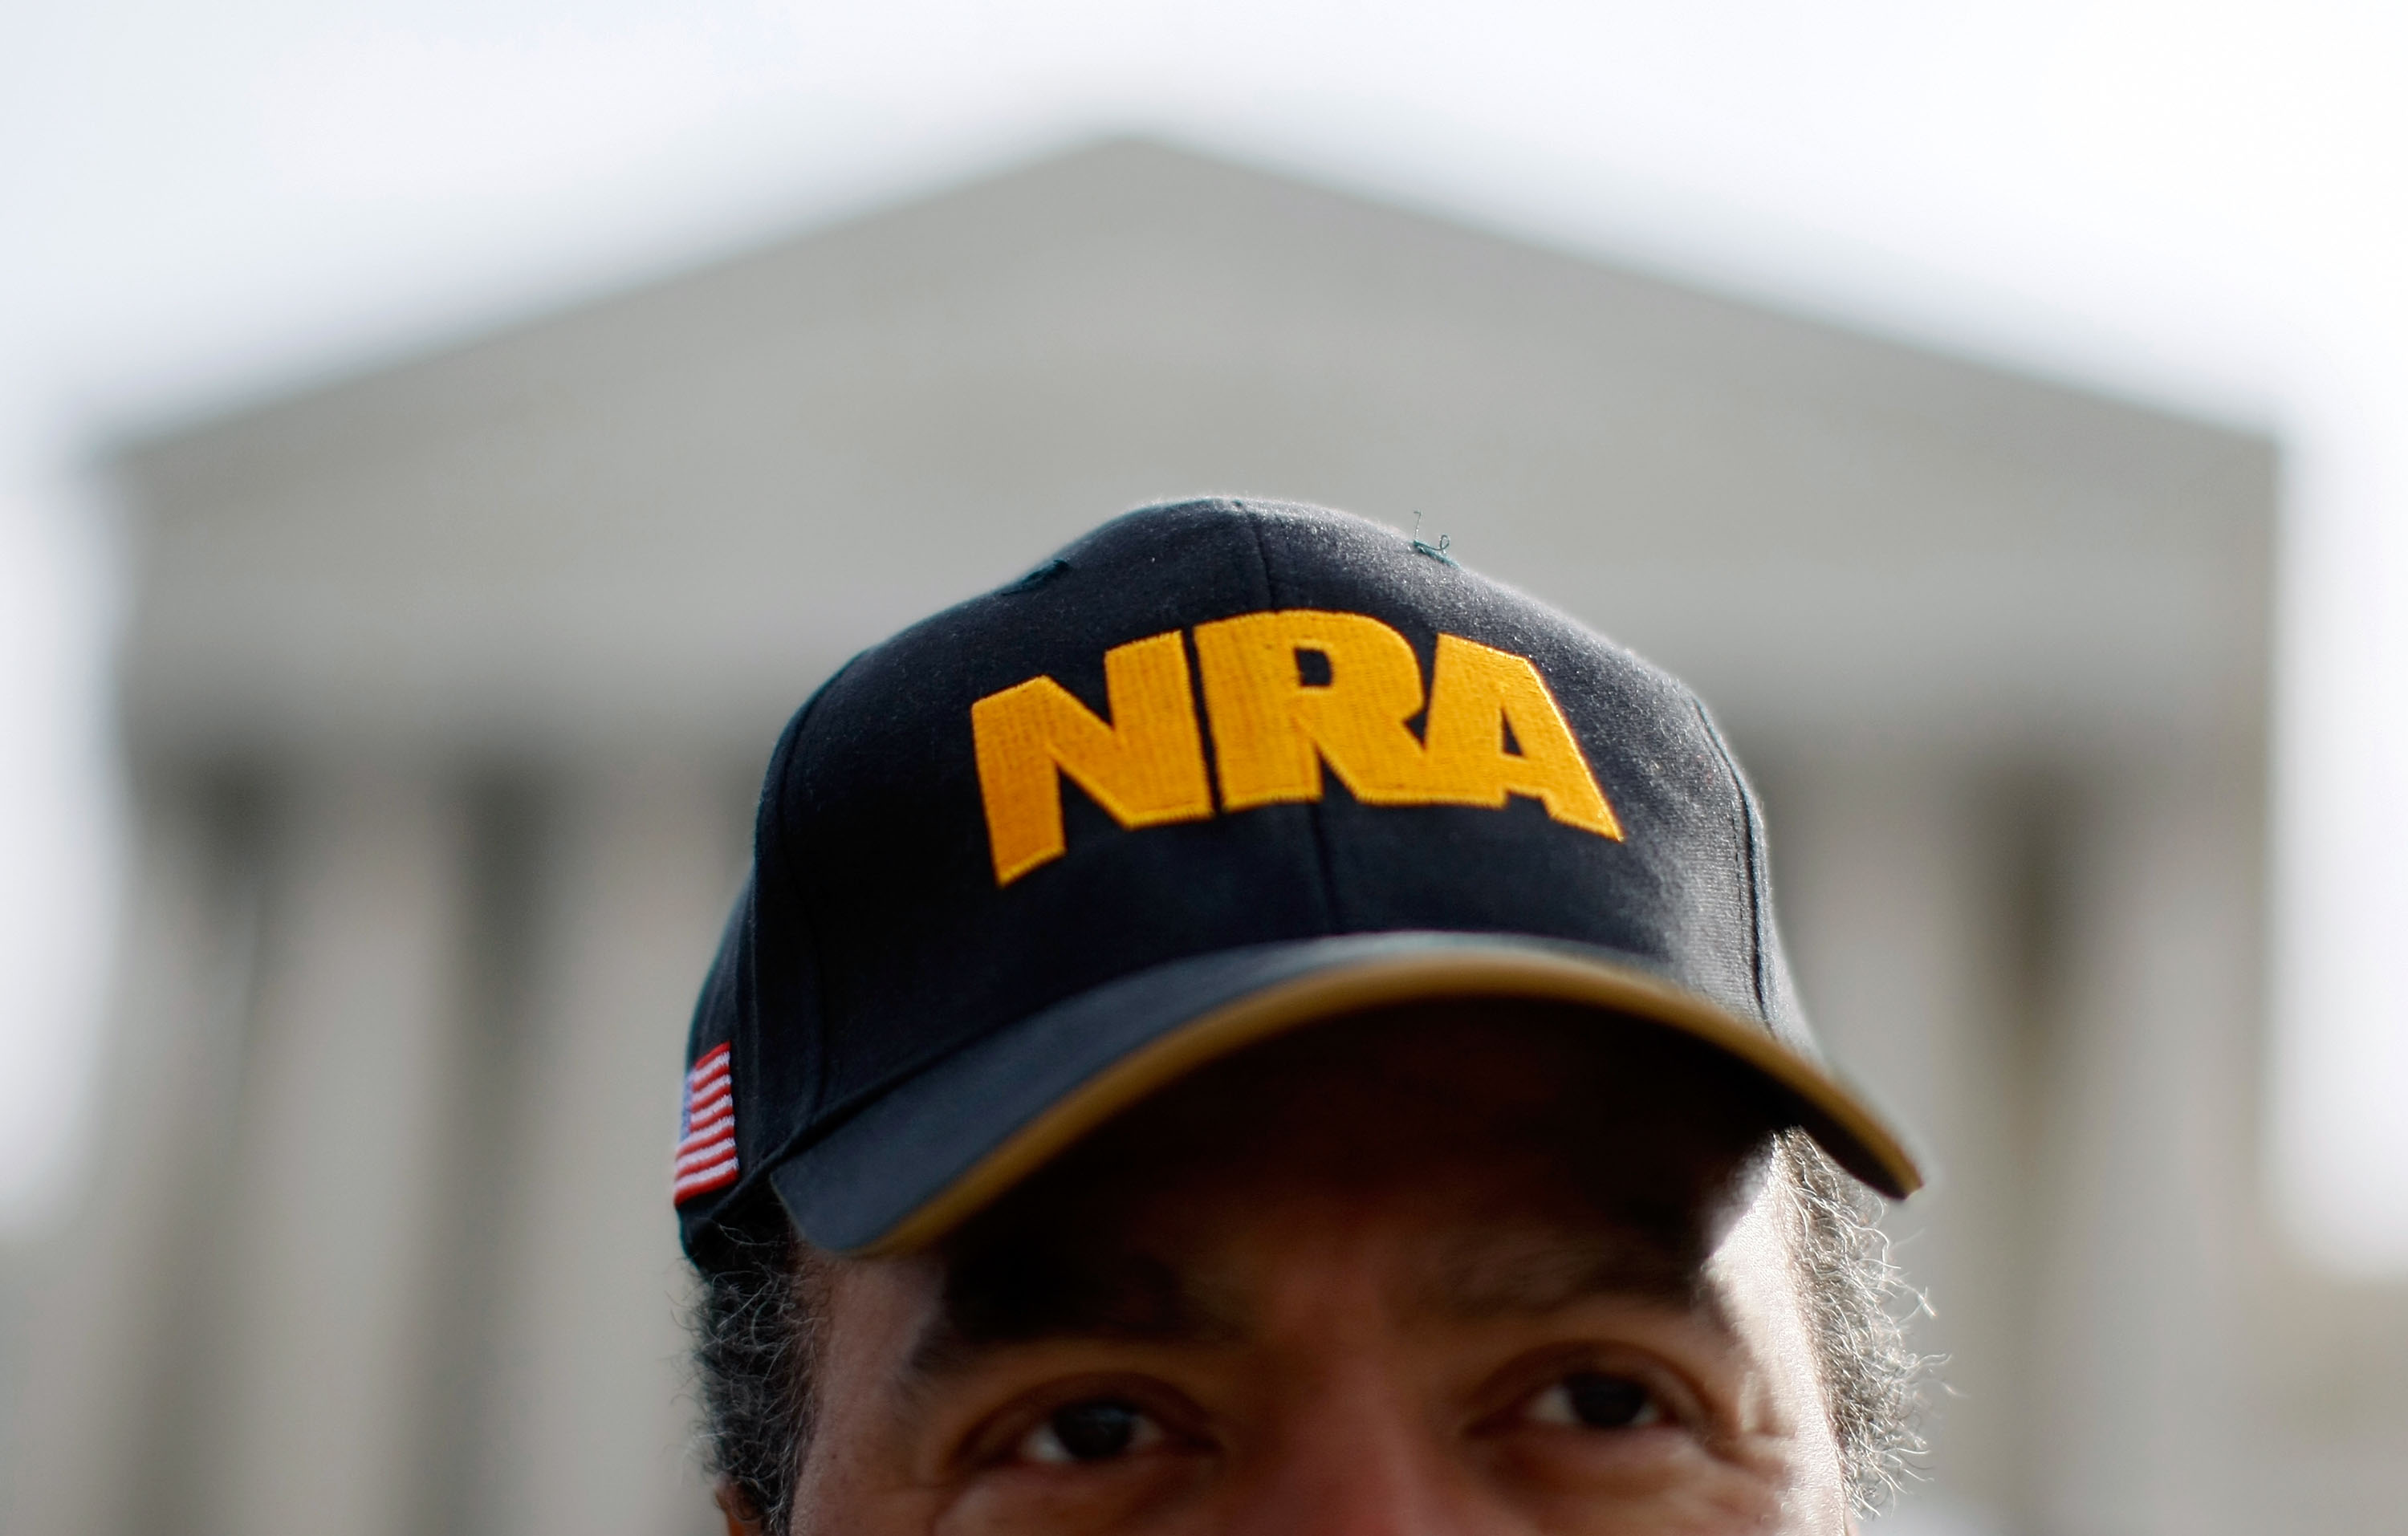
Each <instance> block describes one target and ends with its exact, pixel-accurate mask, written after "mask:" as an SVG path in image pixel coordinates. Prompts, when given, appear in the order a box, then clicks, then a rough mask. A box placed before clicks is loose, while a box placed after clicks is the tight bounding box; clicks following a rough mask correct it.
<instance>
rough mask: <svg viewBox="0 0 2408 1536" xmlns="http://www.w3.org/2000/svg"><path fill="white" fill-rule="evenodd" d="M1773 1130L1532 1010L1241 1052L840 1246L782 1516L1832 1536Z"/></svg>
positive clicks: (1840, 1517)
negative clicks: (879, 1250)
mask: <svg viewBox="0 0 2408 1536" xmlns="http://www.w3.org/2000/svg"><path fill="white" fill-rule="evenodd" d="M1781 1118H1782V1117H1781V1116H1780V1115H1779V1113H1778V1112H1777V1110H1776V1109H1775V1108H1774V1107H1772V1106H1770V1105H1768V1104H1765V1103H1764V1102H1762V1101H1761V1099H1760V1098H1758V1097H1756V1094H1755V1092H1754V1091H1753V1090H1752V1089H1750V1088H1748V1087H1747V1086H1746V1085H1744V1084H1740V1083H1737V1082H1735V1081H1734V1080H1732V1079H1731V1078H1730V1077H1728V1076H1727V1073H1726V1071H1725V1070H1724V1069H1720V1068H1718V1067H1716V1066H1715V1065H1714V1064H1713V1063H1712V1062H1711V1061H1708V1060H1706V1059H1704V1058H1703V1057H1702V1055H1699V1054H1697V1053H1695V1052H1694V1051H1693V1050H1692V1049H1691V1048H1689V1047H1687V1046H1685V1045H1683V1044H1681V1043H1679V1042H1676V1041H1670V1040H1669V1039H1668V1038H1667V1037H1665V1036H1664V1035H1663V1034H1662V1033H1661V1032H1660V1031H1656V1030H1650V1029H1645V1028H1642V1027H1639V1026H1627V1025H1624V1026H1614V1025H1609V1026H1604V1027H1602V1028H1600V1026H1599V1025H1598V1022H1597V1021H1595V1020H1594V1019H1591V1020H1586V1021H1582V1022H1579V1023H1574V1022H1572V1021H1570V1020H1567V1019H1565V1018H1563V1017H1562V1016H1560V1015H1549V1014H1546V1013H1544V1012H1532V1011H1521V1012H1510V1011H1498V1010H1488V1011H1485V1012H1482V1013H1480V1014H1479V1015H1477V1016H1467V1015H1466V1014H1465V1013H1464V1012H1463V1011H1461V1010H1455V1011H1453V1012H1448V1011H1442V1010H1426V1011H1422V1012H1412V1013H1403V1014H1388V1015H1383V1016H1381V1017H1379V1018H1377V1019H1372V1020H1366V1021H1360V1022H1357V1023H1352V1024H1340V1025H1335V1026H1323V1027H1321V1028H1318V1029H1314V1030H1311V1031H1307V1032H1305V1033H1303V1034H1300V1035H1297V1036H1293V1037H1290V1038H1288V1039H1286V1040H1283V1041H1275V1042H1273V1043H1271V1044H1269V1045H1266V1046H1261V1047H1257V1048H1256V1049H1255V1050H1254V1051H1252V1052H1250V1053H1247V1054H1245V1055H1241V1056H1239V1057H1237V1058H1235V1059H1233V1060H1230V1061H1227V1062H1224V1063H1221V1064H1218V1065H1217V1066H1215V1067H1212V1068H1211V1069H1207V1070H1205V1071H1203V1072H1200V1073H1198V1074H1197V1075H1196V1076H1195V1077H1192V1078H1190V1079H1189V1080H1187V1081H1186V1082H1184V1083H1183V1084H1179V1085H1177V1086H1176V1087H1174V1088H1172V1089H1170V1090H1168V1091H1167V1092H1166V1093H1165V1094H1163V1095H1162V1096H1160V1097H1158V1098H1156V1099H1154V1100H1152V1101H1149V1102H1148V1103H1146V1104H1143V1105H1140V1106H1139V1107H1138V1108H1137V1109H1135V1110H1133V1111H1131V1112H1129V1113H1126V1114H1125V1115H1124V1116H1123V1117H1122V1119H1121V1120H1119V1121H1117V1122H1115V1123H1114V1124H1112V1125H1111V1126H1109V1127H1106V1128H1105V1129H1103V1130H1102V1131H1099V1132H1097V1134H1096V1135H1095V1136H1094V1137H1092V1138H1091V1139H1090V1140H1089V1141H1087V1142H1085V1143H1083V1144H1082V1145H1081V1146H1080V1147H1078V1148H1076V1149H1074V1150H1073V1151H1072V1152H1071V1153H1070V1154H1068V1155H1067V1156H1065V1157H1064V1158H1062V1159H1061V1160H1060V1161H1058V1162H1057V1163H1056V1164H1055V1165H1054V1166H1053V1167H1052V1168H1050V1169H1049V1170H1046V1171H1045V1172H1043V1173H1042V1174H1040V1175H1039V1177H1038V1178H1036V1179H1034V1180H1032V1181H1031V1182H1030V1183H1029V1184H1026V1185H1025V1186H1023V1187H1022V1188H1021V1189H1020V1190H1019V1191H1017V1192H1015V1193H1014V1194H1013V1195H1012V1196H1011V1197H1010V1198H1008V1199H1006V1200H1005V1201H1003V1202H1002V1203H1000V1204H999V1205H998V1206H996V1208H994V1209H992V1210H991V1211H989V1212H988V1213H985V1214H984V1215H983V1216H982V1217H980V1218H979V1219H978V1220H977V1221H976V1222H974V1223H973V1224H972V1225H971V1226H970V1227H968V1228H967V1229H965V1230H964V1231H962V1232H961V1233H959V1234H957V1235H956V1236H955V1237H954V1238H953V1240H952V1241H950V1242H948V1243H946V1244H945V1245H944V1246H943V1247H941V1248H940V1249H939V1250H936V1251H934V1252H929V1253H925V1254H920V1255H915V1256H909V1257H902V1258H883V1259H876V1260H842V1261H837V1262H836V1264H835V1267H834V1270H833V1273H832V1275H831V1278H830V1286H829V1294H828V1313H827V1317H828V1323H827V1330H826V1332H825V1334H824V1355H823V1358H822V1360H821V1364H820V1372H821V1373H820V1377H819V1380H820V1382H821V1383H822V1395H821V1408H820V1422H819V1428H818V1430H817V1432H816V1434H815V1435H814V1436H813V1438H812V1441H811V1443H810V1446H809V1448H808V1450H807V1452H806V1453H805V1456H804V1460H803V1466H802V1493H801V1500H800V1502H801V1510H802V1514H800V1516H799V1524H798V1529H801V1530H803V1531H806V1532H810V1533H813V1536H820V1533H827V1536H833V1533H838V1532H842V1533H845V1536H1040V1533H1041V1536H1222V1533H1236V1532H1245V1533H1247V1536H1308V1533H1309V1536H1506V1533H1509V1532H1510V1533H1514V1536H1624V1533H1635V1532H1650V1533H1667V1536H1670V1533H1694V1536H1705V1533H1709V1532H1712V1533H1717V1536H1720V1533H1737V1532H1751V1533H1765V1536H1770V1533H1788V1532H1797V1533H1804V1532H1814V1533H1818V1536H1836V1533H1840V1532H1846V1531H1852V1530H1853V1529H1854V1526H1853V1523H1852V1522H1851V1520H1850V1517H1849V1514H1848V1505H1847V1499H1846V1496H1845V1493H1844V1491H1843V1486H1842V1473H1841V1467H1840V1460H1839V1455H1838V1449H1837V1445H1836V1443H1835V1442H1834V1440H1833V1437H1832V1433H1831V1430H1830V1427H1829V1420H1828V1414H1827V1412H1826V1409H1825V1402H1824V1398H1823V1393H1822V1388H1821V1385H1820V1382H1819V1380H1818V1377H1817V1374H1816V1369H1815V1365H1814V1357H1813V1349H1812V1344H1811V1338H1810V1334H1809V1331H1808V1328H1807V1324H1806V1322H1805V1319H1804V1315H1803V1313H1802V1310H1801V1307H1800V1302H1799V1283H1798V1280H1797V1277H1796V1273H1795V1270H1794V1268H1793V1265H1792V1262H1791V1258H1790V1255H1789V1249H1788V1244H1787V1242H1786V1239H1785V1235H1784V1234H1785V1232H1786V1230H1787V1229H1788V1227H1787V1224H1788V1219H1789V1217H1788V1211H1787V1206H1786V1201H1787V1199H1788V1198H1789V1197H1788V1195H1787V1194H1786V1192H1785V1189H1784V1188H1783V1187H1782V1186H1780V1185H1779V1184H1776V1183H1773V1182H1771V1181H1769V1180H1767V1179H1766V1178H1765V1177H1764V1174H1763V1170H1764V1168H1765V1166H1766V1162H1765V1149H1766V1146H1767V1138H1768V1136H1769V1134H1770V1130H1771V1129H1772V1128H1774V1127H1776V1126H1777V1125H1778V1124H1779V1123H1780V1120H1781ZM722 1504H723V1507H724V1509H726V1510H727V1511H728V1529H729V1531H730V1532H731V1536H748V1533H752V1532H753V1531H754V1530H755V1529H756V1528H755V1527H754V1526H753V1524H752V1523H751V1522H749V1521H748V1520H747V1519H745V1518H744V1517H743V1511H742V1509H741V1507H740V1504H739V1502H738V1500H736V1499H735V1498H733V1497H732V1496H730V1495H729V1494H727V1493H725V1492H723V1497H722Z"/></svg>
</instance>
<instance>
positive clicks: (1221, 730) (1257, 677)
mask: <svg viewBox="0 0 2408 1536" xmlns="http://www.w3.org/2000/svg"><path fill="white" fill-rule="evenodd" d="M1298 652H1319V653H1321V655H1322V656H1323V657H1324V658H1325V659H1326V661H1327V663H1328V667H1329V681H1328V682H1326V683H1322V684H1319V685H1314V684H1310V683H1307V682H1304V680H1303V672H1302V670H1301V668H1300V665H1299V663H1298V662H1297V653H1298ZM1196 661H1197V665H1198V666H1199V667H1201V668H1203V669H1204V708H1205V709H1206V710H1208V711H1211V716H1212V754H1213V758H1214V760H1215V761H1217V762H1218V763H1219V764H1220V766H1221V808H1222V809H1223V810H1225V811H1244V810H1246V809H1248V808H1249V807H1252V806H1258V805H1272V804H1276V803H1277V802H1279V801H1282V800H1317V799H1319V798H1321V765H1322V764H1323V763H1324V762H1326V763H1328V765H1329V766H1330V768H1331V769H1332V770H1333V771H1335V772H1336V773H1337V775H1338V777H1340V779H1343V780H1345V781H1346V787H1347V788H1348V789H1349V790H1351V791H1352V792H1353V793H1354V796H1355V798H1356V799H1358V800H1361V801H1363V802H1365V803H1366V804H1369V805H1426V804H1427V803H1428V802H1429V799H1430V795H1429V792H1428V778H1429V775H1428V772H1427V770H1426V767H1425V765H1424V763H1423V758H1422V744H1421V743H1420V742H1419V741H1416V740H1414V739H1413V733H1412V731H1411V730H1408V729H1407V728H1406V726H1405V722H1406V721H1408V720H1410V719H1412V717H1413V716H1414V715H1417V714H1419V713H1421V709H1422V668H1421V663H1419V662H1418V661H1415V660H1414V659H1413V648H1412V646H1410V645H1407V644H1406V643H1405V638H1404V637H1403V636H1402V635H1399V634H1398V633H1397V632H1396V631H1395V630H1393V629H1391V628H1389V627H1388V626H1387V625H1386V624H1382V623H1381V622H1380V621H1379V620H1377V619H1369V618H1365V617H1364V616H1363V615H1362V614H1360V613H1324V612H1321V611H1319V610H1314V609H1309V608H1303V609H1290V610H1287V611H1285V612H1280V613H1249V614H1246V615H1245V616H1244V617H1242V618H1237V619H1223V620H1222V621H1220V622H1219V623H1218V624H1197V626H1196ZM1500 803H1501V802H1500Z"/></svg>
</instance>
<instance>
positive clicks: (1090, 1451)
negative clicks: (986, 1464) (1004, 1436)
mask: <svg viewBox="0 0 2408 1536" xmlns="http://www.w3.org/2000/svg"><path fill="white" fill-rule="evenodd" d="M1161 1440H1162V1427H1161V1426H1160V1425H1158V1424H1156V1423H1154V1420H1153V1419H1152V1418H1151V1417H1149V1416H1148V1415H1147V1414H1146V1413H1145V1412H1144V1411H1143V1410H1142V1409H1140V1408H1139V1407H1138V1406H1137V1405H1136V1404H1135V1403H1129V1402H1123V1401H1122V1400H1119V1399H1117V1398H1097V1399H1094V1400H1090V1401H1087V1402H1074V1403H1072V1404H1070V1405H1069V1406H1068V1407H1067V1408H1057V1409H1055V1410H1054V1413H1053V1414H1052V1415H1051V1416H1050V1417H1048V1418H1047V1419H1046V1420H1045V1422H1044V1423H1042V1424H1040V1425H1039V1426H1038V1427H1037V1428H1034V1429H1031V1430H1029V1431H1028V1433H1027V1435H1026V1436H1025V1437H1024V1438H1023V1439H1022V1440H1021V1442H1020V1456H1021V1458H1022V1459H1023V1460H1025V1461H1039V1462H1046V1463H1050V1464H1052V1465H1055V1466H1061V1465H1065V1464H1068V1463H1070V1462H1078V1461H1109V1460H1111V1458H1112V1457H1120V1456H1126V1455H1128V1454H1129V1453H1130V1452H1131V1451H1141V1450H1144V1449H1145V1448H1146V1447H1147V1446H1149V1445H1154V1444H1156V1443H1160V1441H1161Z"/></svg>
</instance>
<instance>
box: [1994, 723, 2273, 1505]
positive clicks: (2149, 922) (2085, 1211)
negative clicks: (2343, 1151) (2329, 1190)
mask: <svg viewBox="0 0 2408 1536" xmlns="http://www.w3.org/2000/svg"><path fill="white" fill-rule="evenodd" d="M2089 782H2090V783H2091V784H2092V786H2093V790H2092V794H2091V797H2090V802H2089V805H2088V807H2087V810H2086V813H2085V816H2084V819H2083V821H2082V824H2081V825H2082V835H2081V836H2080V837H2078V838H2077V839H2075V840H2073V842H2072V844H2071V860H2070V863H2069V867H2068V882H2067V888H2068V895H2069V901H2070V910H2069V913H2068V916H2069V918H2070V920H2071V921H2070V923H2069V926H2068V932H2069V943H2068V958H2069V969H2068V979H2069V988H2068V994H2067V1006H2066V1017H2065V1023H2064V1028H2063V1030H2062V1032H2061V1037H2060V1039H2061V1043H2060V1048H2059V1050H2058V1051H2057V1055H2056V1057H2055V1060H2054V1063H2053V1069H2052V1070H2053V1073H2054V1082H2053V1084H2052V1090H2051V1092H2050V1094H2049V1101H2050V1103H2051V1105H2052V1107H2053V1116H2052V1119H2051V1121H2050V1122H2049V1123H2048V1125H2047V1126H2046V1127H2045V1129H2044V1137H2043V1143H2042V1144H2043V1146H2044V1147H2045V1149H2046V1153H2047V1156H2046V1158H2045V1160H2044V1161H2043V1163H2042V1168H2041V1170H2040V1173H2039V1178H2040V1184H2041V1188H2042V1191H2043V1199H2044V1209H2045V1210H2046V1211H2047V1212H2048V1214H2049V1218H2050V1223H2051V1225H2050V1228H2049V1230H2048V1231H2047V1232H2046V1233H2045V1239H2046V1241H2045V1245H2044V1248H2043V1254H2044V1256H2045V1258H2046V1263H2045V1268H2044V1270H2043V1271H2042V1275H2041V1277H2040V1278H2041V1285H2040V1287H2039V1293H2040V1299H2041V1306H2042V1315H2041V1317H2040V1320H2039V1327H2038V1329H2037V1331H2036V1333H2035V1335H2034V1342H2035V1344H2036V1346H2037V1348H2036V1351H2035V1353H2036V1355H2037V1356H2038V1357H2039V1359H2040V1361H2041V1368H2040V1369H2041V1372H2042V1374H2041V1385H2042V1397H2041V1398H2040V1400H2039V1402H2040V1404H2041V1405H2042V1406H2043V1407H2044V1408H2045V1412H2043V1413H2041V1414H2037V1415H2036V1417H2035V1421H2034V1422H2035V1427H2036V1428H2037V1430H2038V1439H2037V1443H2036V1445H2035V1452H2036V1455H2035V1458H2034V1468H2033V1477H2034V1483H2035V1486H2036V1487H2037V1488H2039V1489H2040V1490H2041V1499H2040V1504H2041V1508H2042V1512H2043V1514H2044V1515H2045V1520H2046V1529H2049V1530H2052V1531H2061V1532H2064V1533H2066V1536H2143V1533H2145V1536H2201V1533H2210V1532H2220V1531H2229V1532H2233V1533H2235V1536H2238V1533H2240V1532H2243V1531H2249V1530H2257V1529H2264V1527H2263V1526H2262V1525H2261V1524H2259V1523H2258V1522H2257V1517H2256V1514H2255V1513H2253V1512H2251V1511H2249V1510H2248V1509H2246V1508H2245V1507H2244V1506H2243V1502H2242V1501H2241V1500H2239V1498H2238V1496H2239V1494H2240V1492H2241V1491H2242V1490H2243V1488H2244V1487H2245V1486H2248V1485H2249V1484H2250V1483H2251V1482H2253V1481H2255V1480H2257V1478H2258V1477H2260V1476H2262V1474H2263V1471H2264V1468H2263V1465H2262V1463H2263V1462H2264V1460H2265V1451H2264V1448H2263V1447H2262V1445H2253V1444H2252V1443H2250V1441H2251V1439H2252V1438H2253V1437H2250V1436H2248V1435H2246V1434H2245V1432H2244V1425H2245V1423H2246V1421H2247V1417H2248V1415H2250V1414H2252V1413H2254V1412H2255V1396H2256V1394H2255V1390H2254V1384H2253V1380H2252V1372H2251V1362H2250V1360H2249V1358H2248V1351H2247V1347H2246V1345H2247V1341H2246V1338H2245V1332H2244V1329H2243V1326H2242V1322H2241V1318H2242V1313H2241V1305H2242V1301H2241V1296H2240V1294H2239V1293H2240V1288H2241V1286H2242V1285H2243V1256H2244V1255H2245V1253H2246V1247H2245V1244H2246V1242H2247V1234H2246V1232H2245V1230H2244V1229H2243V1224H2244V1221H2245V1218H2246V1202H2248V1201H2249V1200H2251V1199H2254V1198H2255V1196H2256V1192H2257V1188H2258V1184H2257V1178H2256V1165H2255V1161H2254V1158H2253V1156H2252V1152H2251V1149H2252V1146H2253V1145H2254V1141H2255V1136H2254V1127H2255V1126H2256V1124H2257V1106H2256V1104H2255V1103H2254V1088H2253V1084H2255V1083H2256V1081H2257V1071H2256V1068H2257V1035H2258V1028H2257V1021H2258V1019H2259V1016H2260V1011H2261V1007H2262V1003H2261V998H2262V993H2261V979H2260V975H2259V970H2258V956H2259V955H2260V953H2261V947H2260V946H2261V940H2260V925H2261V904H2260V897H2259V868H2260V862H2259V845H2260V841H2261V839H2262V837H2263V824H2262V821H2261V820H2260V816H2259V812H2258V810H2257V808H2258V806H2259V805H2260V804H2261V798H2260V797H2259V794H2258V792H2257V782H2256V779H2255V776H2254V774H2253V773H2252V772H2251V771H2249V770H2248V769H2247V768H2242V769H2229V768H2228V769H2227V770H2225V771H2223V772H2219V771H2218V770H2217V768H2216V765H2215V764H2214V760H2213V759H2211V758H2209V757H2208V755H2207V754H2195V755H2190V756H2179V755H2171V754H2170V756H2169V760H2166V761H2158V762H2150V763H2137V764H2131V765H2126V766H2123V767H2121V768H2117V769H2116V770H2114V771H2113V772H2110V773H2100V774H2098V775H2095V776H2093V778H2092V779H2091V780H2090V781H2089ZM2253 1459H2255V1460H2257V1461H2258V1462H2260V1463H2261V1465H2260V1466H2259V1467H2258V1468H2257V1469H2254V1470H2253V1469H2250V1468H2248V1467H2247V1466H2246V1463H2247V1462H2249V1461H2250V1460H2253Z"/></svg>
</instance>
